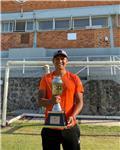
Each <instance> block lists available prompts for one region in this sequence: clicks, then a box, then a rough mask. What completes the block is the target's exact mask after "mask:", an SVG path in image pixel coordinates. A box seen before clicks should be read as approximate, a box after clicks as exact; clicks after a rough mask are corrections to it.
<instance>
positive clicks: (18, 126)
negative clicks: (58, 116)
mask: <svg viewBox="0 0 120 150" xmlns="http://www.w3.org/2000/svg"><path fill="white" fill-rule="evenodd" d="M35 126H38V127H40V130H39V131H41V128H42V127H43V125H41V124H40V123H36V124H35V123H34V124H24V125H23V123H20V124H16V125H14V126H11V125H8V126H7V127H5V128H4V129H6V131H2V132H1V134H14V135H40V132H39V133H35V132H33V133H32V131H31V132H30V133H29V132H28V133H27V131H22V133H21V132H17V133H16V131H17V130H20V129H21V128H25V127H35ZM9 128H10V129H9Z"/></svg>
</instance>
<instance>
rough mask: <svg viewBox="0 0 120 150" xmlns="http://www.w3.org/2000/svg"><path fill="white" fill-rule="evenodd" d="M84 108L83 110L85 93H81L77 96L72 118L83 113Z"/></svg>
mask: <svg viewBox="0 0 120 150" xmlns="http://www.w3.org/2000/svg"><path fill="white" fill-rule="evenodd" d="M82 108H83V93H80V92H79V93H77V94H76V95H75V105H74V110H73V113H72V116H73V117H76V116H77V115H78V114H79V113H80V112H81V111H82Z"/></svg>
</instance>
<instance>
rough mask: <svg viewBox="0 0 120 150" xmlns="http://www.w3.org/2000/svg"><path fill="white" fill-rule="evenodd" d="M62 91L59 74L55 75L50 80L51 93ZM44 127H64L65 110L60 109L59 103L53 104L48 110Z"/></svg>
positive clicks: (56, 94)
mask: <svg viewBox="0 0 120 150" xmlns="http://www.w3.org/2000/svg"><path fill="white" fill-rule="evenodd" d="M62 91H63V82H62V80H61V77H60V76H55V77H54V79H53V81H52V95H54V96H59V95H61V94H62ZM45 126H46V127H51V128H53V127H58V128H59V127H63V128H64V127H65V126H66V117H65V112H64V111H63V110H62V109H61V106H60V103H57V104H54V105H53V108H52V111H48V118H47V120H46V122H45Z"/></svg>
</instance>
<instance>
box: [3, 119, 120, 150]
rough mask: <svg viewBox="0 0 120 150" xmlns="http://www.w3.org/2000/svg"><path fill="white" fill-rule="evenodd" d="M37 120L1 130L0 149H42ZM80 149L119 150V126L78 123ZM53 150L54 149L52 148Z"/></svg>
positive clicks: (14, 124) (39, 127)
mask: <svg viewBox="0 0 120 150" xmlns="http://www.w3.org/2000/svg"><path fill="white" fill-rule="evenodd" d="M42 127H43V126H42V125H41V124H40V122H38V121H27V120H24V121H20V120H19V121H17V122H15V123H13V124H11V125H10V126H8V127H6V128H2V130H1V146H2V150H42V146H41V136H40V133H41V129H42ZM80 128H81V150H119V149H120V126H119V127H118V126H109V127H108V126H98V125H97V126H95V125H86V124H80ZM53 150H54V149H53Z"/></svg>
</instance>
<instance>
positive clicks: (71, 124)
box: [67, 116, 75, 129]
mask: <svg viewBox="0 0 120 150" xmlns="http://www.w3.org/2000/svg"><path fill="white" fill-rule="evenodd" d="M67 123H68V124H67V129H69V128H71V127H73V126H74V125H75V118H74V117H73V116H70V117H69V118H68V121H67Z"/></svg>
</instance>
